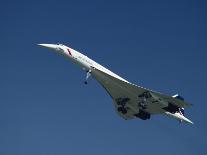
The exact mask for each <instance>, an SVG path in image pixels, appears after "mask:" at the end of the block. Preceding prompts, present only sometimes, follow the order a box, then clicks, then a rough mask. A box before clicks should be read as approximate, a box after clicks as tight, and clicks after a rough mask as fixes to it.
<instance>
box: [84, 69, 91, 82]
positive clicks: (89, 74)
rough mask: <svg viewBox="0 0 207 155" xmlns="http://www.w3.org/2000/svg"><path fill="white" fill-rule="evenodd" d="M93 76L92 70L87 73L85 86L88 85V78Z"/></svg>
mask: <svg viewBox="0 0 207 155" xmlns="http://www.w3.org/2000/svg"><path fill="white" fill-rule="evenodd" d="M90 76H91V70H88V71H87V72H86V79H85V81H84V84H88V78H89V77H90Z"/></svg>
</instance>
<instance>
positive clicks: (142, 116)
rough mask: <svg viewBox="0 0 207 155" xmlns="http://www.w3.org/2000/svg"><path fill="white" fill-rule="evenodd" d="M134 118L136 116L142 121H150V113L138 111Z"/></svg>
mask: <svg viewBox="0 0 207 155" xmlns="http://www.w3.org/2000/svg"><path fill="white" fill-rule="evenodd" d="M134 116H136V117H138V118H140V119H142V120H147V119H150V113H148V112H146V111H143V110H139V113H138V114H135V115H134Z"/></svg>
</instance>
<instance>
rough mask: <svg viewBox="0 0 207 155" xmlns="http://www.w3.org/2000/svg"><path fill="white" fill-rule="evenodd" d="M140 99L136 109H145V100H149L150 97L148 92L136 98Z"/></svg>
mask: <svg viewBox="0 0 207 155" xmlns="http://www.w3.org/2000/svg"><path fill="white" fill-rule="evenodd" d="M138 97H139V98H140V100H141V101H140V102H138V107H139V108H141V109H146V108H147V99H149V98H151V97H152V95H151V93H150V92H144V93H142V94H140V95H139V96H138Z"/></svg>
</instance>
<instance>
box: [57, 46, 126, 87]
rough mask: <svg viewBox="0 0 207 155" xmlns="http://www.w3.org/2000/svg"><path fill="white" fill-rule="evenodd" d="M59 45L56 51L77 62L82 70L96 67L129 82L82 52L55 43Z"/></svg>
mask: <svg viewBox="0 0 207 155" xmlns="http://www.w3.org/2000/svg"><path fill="white" fill-rule="evenodd" d="M57 46H59V48H60V49H59V50H57V52H58V53H61V54H63V55H64V56H66V57H67V58H69V59H71V60H72V61H73V62H74V63H75V64H78V65H79V66H80V67H81V68H82V69H83V70H91V69H92V68H96V69H98V70H101V71H102V72H105V73H107V74H109V75H111V76H113V77H115V78H117V79H120V80H122V81H125V82H127V83H129V82H128V81H127V80H125V79H123V78H122V77H120V76H118V75H117V74H115V73H113V72H112V71H110V70H109V69H107V68H105V67H103V66H102V65H100V64H99V63H97V62H95V61H94V60H92V59H90V58H88V57H87V56H85V55H83V54H82V53H80V52H78V51H76V50H74V49H72V48H69V47H67V46H65V45H57Z"/></svg>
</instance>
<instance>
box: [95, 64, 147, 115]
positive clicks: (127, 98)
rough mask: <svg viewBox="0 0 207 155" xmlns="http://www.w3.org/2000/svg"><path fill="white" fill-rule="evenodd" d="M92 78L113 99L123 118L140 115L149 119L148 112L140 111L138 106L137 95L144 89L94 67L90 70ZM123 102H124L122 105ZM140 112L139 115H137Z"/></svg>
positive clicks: (144, 90)
mask: <svg viewBox="0 0 207 155" xmlns="http://www.w3.org/2000/svg"><path fill="white" fill-rule="evenodd" d="M92 75H93V76H94V78H95V79H96V80H97V81H98V82H99V83H100V84H101V85H102V86H103V87H104V89H105V90H106V91H107V92H108V94H109V95H110V96H111V98H112V99H113V101H114V105H115V108H116V111H117V112H118V114H119V115H120V116H122V117H123V118H124V119H133V118H136V117H141V119H149V117H150V114H149V113H148V112H145V111H140V109H139V107H138V102H139V97H138V96H139V95H141V94H143V93H145V92H146V89H144V88H142V87H138V86H136V85H133V84H131V83H129V82H125V81H123V80H120V79H117V78H115V77H113V76H111V75H109V74H107V73H105V72H102V71H100V70H98V69H96V68H94V69H93V70H92ZM123 102H126V104H125V105H124V107H125V108H122V107H123ZM140 112H142V113H141V116H139V115H137V114H138V113H140Z"/></svg>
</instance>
